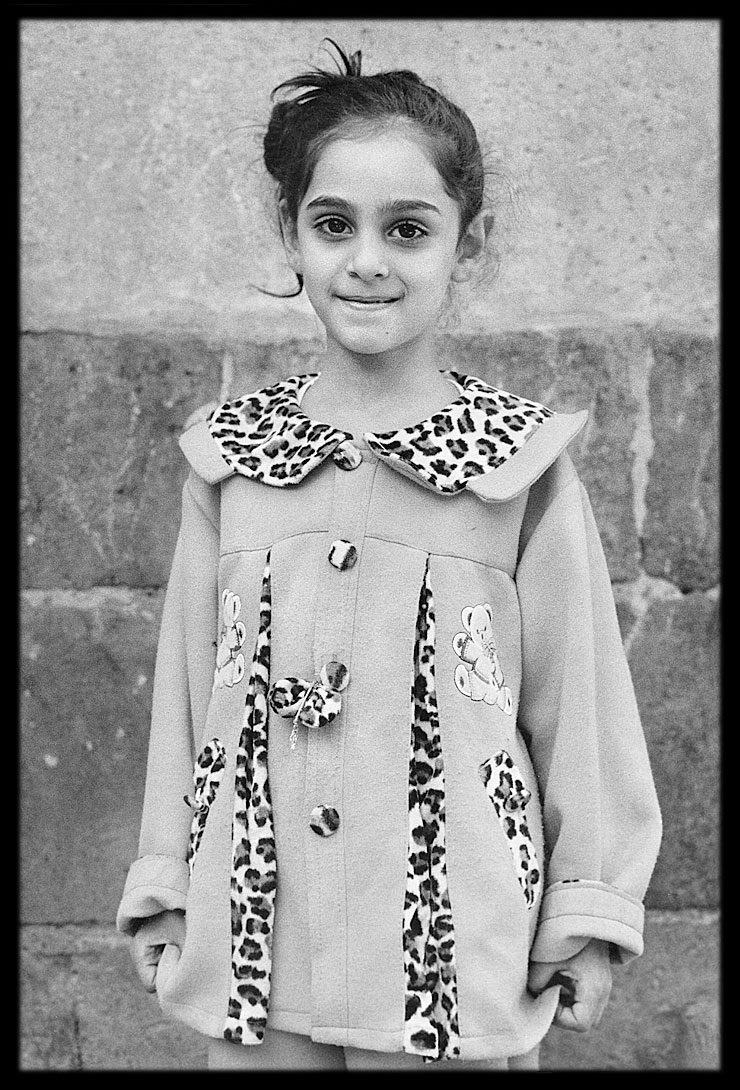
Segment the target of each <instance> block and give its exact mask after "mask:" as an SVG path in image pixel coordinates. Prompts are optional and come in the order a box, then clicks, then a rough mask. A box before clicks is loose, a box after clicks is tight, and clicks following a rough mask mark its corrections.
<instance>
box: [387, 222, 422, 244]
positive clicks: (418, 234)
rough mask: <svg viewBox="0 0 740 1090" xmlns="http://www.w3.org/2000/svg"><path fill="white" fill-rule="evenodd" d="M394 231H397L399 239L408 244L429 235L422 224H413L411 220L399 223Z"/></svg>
mask: <svg viewBox="0 0 740 1090" xmlns="http://www.w3.org/2000/svg"><path fill="white" fill-rule="evenodd" d="M393 231H397V232H398V237H399V238H402V239H403V240H404V241H406V242H413V241H414V240H415V239H417V238H423V237H424V236H425V235H426V233H427V232H426V230H425V229H424V228H423V227H422V226H421V224H418V223H412V221H411V220H404V221H403V223H397V224H396V226H395V227H394V228H393Z"/></svg>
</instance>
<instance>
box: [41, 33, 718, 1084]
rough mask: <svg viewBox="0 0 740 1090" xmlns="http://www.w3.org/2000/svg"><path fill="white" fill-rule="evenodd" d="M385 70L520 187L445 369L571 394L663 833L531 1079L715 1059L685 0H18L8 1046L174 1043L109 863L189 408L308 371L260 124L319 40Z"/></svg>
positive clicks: (704, 533) (690, 53)
mask: <svg viewBox="0 0 740 1090" xmlns="http://www.w3.org/2000/svg"><path fill="white" fill-rule="evenodd" d="M324 35H330V36H331V37H334V38H336V39H337V40H338V41H339V42H340V43H344V44H345V45H346V46H347V47H349V48H351V49H355V48H362V49H363V52H364V55H365V59H366V67H367V70H368V71H374V70H377V69H378V68H380V67H394V66H396V67H397V66H411V67H416V68H418V69H419V71H420V73H421V74H422V75H424V76H425V77H426V78H429V79H432V80H433V81H435V82H437V84H438V85H439V86H441V87H442V88H443V89H444V90H445V91H447V92H448V93H449V94H451V95H452V96H453V97H455V98H456V99H457V101H459V102H460V104H461V105H463V106H464V107H465V108H466V109H467V110H468V111H469V112H470V114H471V116H472V117H473V120H474V122H475V123H476V125H477V127H478V128H479V131H480V132H481V136H482V138H483V140H484V143H485V144H486V146H487V148H488V150H489V156H490V158H491V161H493V160H494V159H495V157H496V156H497V155H498V153H499V150H500V151H501V153H502V155H503V161H504V164H505V166H506V171H507V173H508V175H509V176H510V177H511V179H513V181H514V182H515V184H516V187H517V190H518V192H517V193H516V194H515V196H516V200H515V202H513V203H512V202H508V203H506V204H503V205H502V206H501V209H502V217H501V218H502V220H503V221H504V226H505V227H506V228H507V233H506V234H505V236H502V245H503V247H504V262H503V266H502V271H501V273H500V275H499V277H498V278H497V280H496V281H495V282H494V283H493V284H489V285H487V286H485V285H483V286H481V287H480V288H479V289H478V290H477V291H476V290H473V291H472V292H471V293H470V295H469V296H468V297H467V298H465V299H463V300H461V302H460V310H459V323H458V325H457V327H456V328H455V329H454V330H452V331H448V332H446V333H442V334H440V349H441V351H442V352H443V353H445V355H446V358H449V359H453V360H454V362H455V366H456V367H457V368H458V369H459V370H462V371H469V372H471V373H473V374H476V375H479V376H480V377H481V378H483V379H486V380H487V381H490V382H492V383H494V384H495V385H498V386H501V387H503V388H504V389H511V390H514V391H516V392H520V393H524V394H526V395H527V396H530V397H533V398H535V399H537V400H540V401H544V402H545V403H546V404H548V405H551V406H552V407H553V408H556V409H561V410H565V411H568V410H574V409H576V408H579V409H580V408H586V409H588V410H589V412H590V417H589V423H588V426H587V428H586V430H585V431H584V432H583V433H582V435H581V437H580V439H579V441H578V443H577V445H576V447H575V448H574V455H575V459H576V463H577V465H578V468H579V471H580V472H581V474H582V477H583V479H584V481H585V483H586V485H587V488H588V490H589V493H590V495H591V499H592V502H593V506H594V510H595V514H596V518H597V521H598V523H599V526H600V528H601V531H602V536H603V540H604V545H605V549H606V553H607V559H608V561H609V566H610V572H611V575H612V580H613V584H614V590H615V595H616V599H617V603H618V609H619V616H620V623H621V625H622V632H623V637H624V640H625V645H626V647H627V650H628V654H629V658H630V663H631V666H632V671H633V677H634V681H635V687H636V690H637V695H638V700H639V704H640V708H641V711H642V715H643V720H644V725H645V731H646V735H647V740H648V746H649V750H650V754H651V759H652V762H653V766H654V771H655V777H656V782H657V786H658V793H659V796H660V799H661V804H662V808H663V813H664V820H665V830H666V832H665V840H664V844H663V849H662V852H661V857H660V859H659V862H658V866H657V868H656V872H655V876H654V879H653V882H652V884H651V888H650V890H649V893H648V899H647V907H648V924H647V950H646V954H645V955H644V957H643V958H642V959H639V960H638V961H636V962H633V963H632V964H631V965H630V966H628V967H627V968H625V969H624V970H621V971H620V972H619V973H618V975H617V977H616V981H615V989H614V993H613V999H612V1003H611V1004H610V1007H609V1011H608V1013H607V1015H606V1016H605V1018H604V1020H603V1022H602V1023H601V1026H600V1027H599V1028H598V1029H597V1030H595V1031H593V1032H592V1033H591V1034H588V1035H586V1036H585V1037H582V1036H580V1035H574V1034H567V1033H564V1032H562V1031H556V1030H553V1031H551V1033H550V1034H549V1035H548V1038H547V1040H546V1042H545V1046H544V1051H543V1065H544V1067H545V1068H546V1069H564V1070H566V1069H579V1068H580V1069H583V1068H589V1067H591V1068H599V1069H622V1070H625V1069H640V1068H641V1069H677V1070H683V1069H712V1068H716V1067H717V1066H718V1063H719V1059H718V1057H719V1041H718V1029H717V1025H718V997H717V990H718V954H717V930H718V912H719V901H718V897H719V893H718V833H717V819H718V813H717V788H716V784H717V780H718V642H719V621H718V613H719V580H720V575H719V548H718V533H719V514H718V430H719V429H718V411H719V376H718V358H717V277H716V255H717V164H716V156H717V131H716V130H717V64H718V44H719V43H718V36H719V28H718V26H717V24H716V23H714V22H711V21H700V20H699V21H687V22H683V21H680V20H676V21H671V22H649V21H609V20H606V21H589V20H586V21H569V20H554V21H537V20H530V21H515V20H505V21H495V20H490V21H486V20H482V21H470V22H466V21H456V20H448V21H434V20H429V21H423V22H418V21H415V20H399V21H387V20H378V21H359V20H358V21H354V20H347V21H341V22H337V21H332V20H326V21H323V20H295V21H292V20H287V21H281V20H275V21H268V20H264V21H244V22H240V21H238V20H223V21H220V20H213V21H208V20H198V19H196V20H192V21H191V20H182V21H177V20H154V21H153V22H146V21H135V20H131V21H128V20H121V21H117V20H89V21H88V20H47V19H39V20H28V21H25V22H24V23H23V24H22V26H21V92H22V111H23V112H22V122H23V140H22V145H21V148H22V189H21V203H22V278H21V290H22V320H23V336H22V338H21V394H22V397H21V414H22V433H21V440H22V462H21V477H22V481H21V487H22V492H21V506H22V526H21V559H22V593H21V645H22V646H21V651H22V655H21V667H22V680H21V685H22V734H21V756H22V796H21V833H22V888H21V910H22V923H23V933H22V985H23V987H22V1000H23V1010H24V1015H23V1018H22V1026H21V1029H22V1042H21V1064H22V1066H23V1067H24V1068H25V1069H132V1068H133V1069H136V1068H139V1069H143V1068H162V1067H165V1068H166V1067H171V1068H196V1067H198V1066H199V1065H201V1064H202V1059H203V1050H202V1045H201V1043H200V1042H199V1041H198V1040H193V1039H192V1037H191V1036H190V1035H189V1034H187V1033H185V1032H184V1031H181V1030H180V1029H178V1028H177V1027H174V1026H169V1025H167V1024H165V1023H164V1022H163V1021H162V1019H161V1018H160V1016H159V1013H158V1010H157V1008H156V1004H155V1003H154V1001H153V1000H152V999H151V998H150V997H148V996H146V995H145V994H144V993H143V992H141V991H140V990H139V988H138V985H137V983H136V981H135V977H134V974H133V970H132V968H131V966H130V962H129V959H128V954H127V951H126V948H125V947H126V943H125V940H122V939H121V938H120V937H119V936H117V935H116V934H115V932H114V931H113V928H112V923H113V919H114V915H115V909H116V906H117V903H118V899H119V897H120V893H121V888H122V885H123V881H124V877H125V874H126V870H127V868H128V865H129V863H130V861H131V859H132V858H133V857H134V856H135V854H136V841H137V832H138V821H139V816H140V809H141V801H142V791H143V775H144V761H145V755H146V744H147V733H148V715H149V708H150V701H151V680H152V668H153V659H154V653H155V647H156V639H157V631H158V625H159V618H160V612H161V606H162V598H163V588H164V585H165V583H166V579H167V574H168V570H169V564H170V560H171V556H172V551H173V547H174V540H175V536H176V532H177V523H178V517H179V499H180V485H181V483H182V480H183V479H184V474H185V466H184V463H183V460H182V458H181V455H180V453H179V450H178V448H177V443H176V438H177V436H178V434H179V433H180V431H181V430H182V428H183V425H184V422H185V420H186V419H187V418H188V416H189V415H190V413H191V412H193V411H194V410H195V409H197V408H198V407H199V406H201V405H203V404H204V403H206V402H209V401H214V400H218V399H221V398H224V397H227V396H229V395H230V394H232V395H236V394H239V393H242V392H245V391H246V390H248V389H251V388H254V387H256V386H258V385H262V384H263V383H266V382H268V381H272V380H273V379H276V378H278V377H282V376H284V375H288V374H290V373H295V372H296V371H299V370H307V369H310V368H312V367H313V366H315V364H316V361H317V359H318V357H319V355H320V351H321V343H320V338H319V336H318V332H317V326H316V322H315V319H313V318H312V316H311V314H310V312H309V311H308V309H307V307H306V305H305V304H304V303H302V302H277V301H273V300H269V301H268V300H267V298H266V297H263V296H260V295H259V294H258V293H257V292H256V291H254V290H253V289H252V290H250V289H249V287H248V285H249V284H250V283H251V284H253V283H259V284H262V286H264V287H269V288H271V289H273V290H282V289H283V288H284V287H285V286H287V285H288V284H289V275H288V273H287V270H286V268H285V266H284V263H283V262H282V258H281V254H280V249H279V246H278V245H277V241H276V239H275V236H274V234H273V233H271V229H270V228H269V226H267V225H266V220H265V198H266V194H265V190H264V186H263V184H262V182H261V181H260V179H259V176H258V174H257V173H256V170H255V165H254V164H255V161H256V158H257V150H256V144H255V141H254V136H255V130H254V129H253V128H251V127H250V126H253V125H254V124H255V122H259V123H262V122H263V121H264V118H265V110H266V102H267V96H268V94H269V90H270V89H271V87H272V86H274V84H275V83H277V82H279V80H280V79H284V78H286V77H287V76H288V75H290V74H292V73H294V72H295V71H296V70H297V69H299V68H302V67H305V65H306V64H312V63H322V62H323V61H324V60H326V57H325V56H323V55H322V54H321V53H320V51H319V42H320V40H321V38H322V37H323V36H324Z"/></svg>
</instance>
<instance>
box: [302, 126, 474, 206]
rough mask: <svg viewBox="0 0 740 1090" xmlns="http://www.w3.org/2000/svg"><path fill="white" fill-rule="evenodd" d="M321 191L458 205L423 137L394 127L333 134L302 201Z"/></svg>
mask: <svg viewBox="0 0 740 1090" xmlns="http://www.w3.org/2000/svg"><path fill="white" fill-rule="evenodd" d="M320 195H326V196H335V197H340V198H342V199H343V200H347V201H350V202H352V201H353V200H355V201H358V202H361V203H367V202H368V201H371V202H372V203H382V202H383V201H385V200H387V198H389V197H392V198H394V199H404V200H413V199H415V198H416V199H419V200H421V201H426V202H431V203H433V204H435V205H439V206H440V208H441V210H442V211H447V210H449V209H450V208H453V207H454V208H456V205H455V202H454V201H453V200H452V198H451V197H449V196H448V194H447V193H446V191H445V188H444V184H443V182H442V178H441V176H440V174H439V171H438V170H437V168H436V166H435V165H434V163H433V162H432V159H431V157H430V155H429V153H428V152H427V151H426V149H425V148H424V145H423V142H422V140H421V139H415V138H413V137H411V136H408V135H406V134H404V133H401V132H398V131H397V130H396V129H395V128H394V129H392V130H390V131H387V132H381V133H378V134H375V135H365V136H337V137H335V138H333V139H332V140H330V141H329V143H328V144H327V145H326V147H325V148H324V149H323V151H322V152H321V154H320V155H319V158H318V160H317V163H316V166H315V168H314V171H313V174H312V176H311V181H310V183H309V186H308V189H307V190H306V193H305V195H304V198H303V201H302V203H303V204H304V205H305V204H306V203H308V202H309V201H313V200H315V199H316V197H317V196H320Z"/></svg>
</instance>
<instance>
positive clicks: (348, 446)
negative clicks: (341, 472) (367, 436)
mask: <svg viewBox="0 0 740 1090" xmlns="http://www.w3.org/2000/svg"><path fill="white" fill-rule="evenodd" d="M332 458H333V459H334V461H335V462H336V463H337V465H338V466H339V468H340V469H357V467H358V466H360V465H362V451H361V450H360V449H359V448H358V447H356V446H355V445H354V443H350V441H349V439H345V440H344V442H343V443H340V444H339V446H338V447H337V449H336V450H335V451H334V453H333V454H332Z"/></svg>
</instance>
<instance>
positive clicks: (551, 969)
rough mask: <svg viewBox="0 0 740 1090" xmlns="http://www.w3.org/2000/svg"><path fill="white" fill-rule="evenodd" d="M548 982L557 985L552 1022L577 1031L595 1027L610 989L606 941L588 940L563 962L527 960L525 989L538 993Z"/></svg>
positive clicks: (581, 1031) (604, 1007) (609, 966)
mask: <svg viewBox="0 0 740 1090" xmlns="http://www.w3.org/2000/svg"><path fill="white" fill-rule="evenodd" d="M553 977H555V979H554V980H553ZM552 985H560V986H561V991H560V1002H559V1004H558V1009H557V1011H556V1014H555V1018H554V1023H553V1024H554V1025H556V1026H560V1027H561V1028H562V1029H572V1030H575V1031H576V1032H577V1033H585V1032H586V1030H589V1029H591V1027H592V1026H597V1025H598V1024H599V1022H600V1021H601V1016H602V1015H603V1013H604V1011H605V1010H606V1005H607V1003H608V1002H609V993H610V992H611V990H612V970H611V963H610V960H609V943H608V942H603V941H602V940H601V939H591V941H590V942H589V943H588V944H587V945H586V946H584V948H583V950H580V951H579V952H578V953H577V954H575V955H574V957H572V958H568V959H567V960H566V961H552V962H551V961H533V962H531V963H530V966H529V981H528V987H529V991H530V992H531V993H532V994H533V995H539V994H540V992H543V991H544V990H545V989H546V988H547V987H549V986H552Z"/></svg>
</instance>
